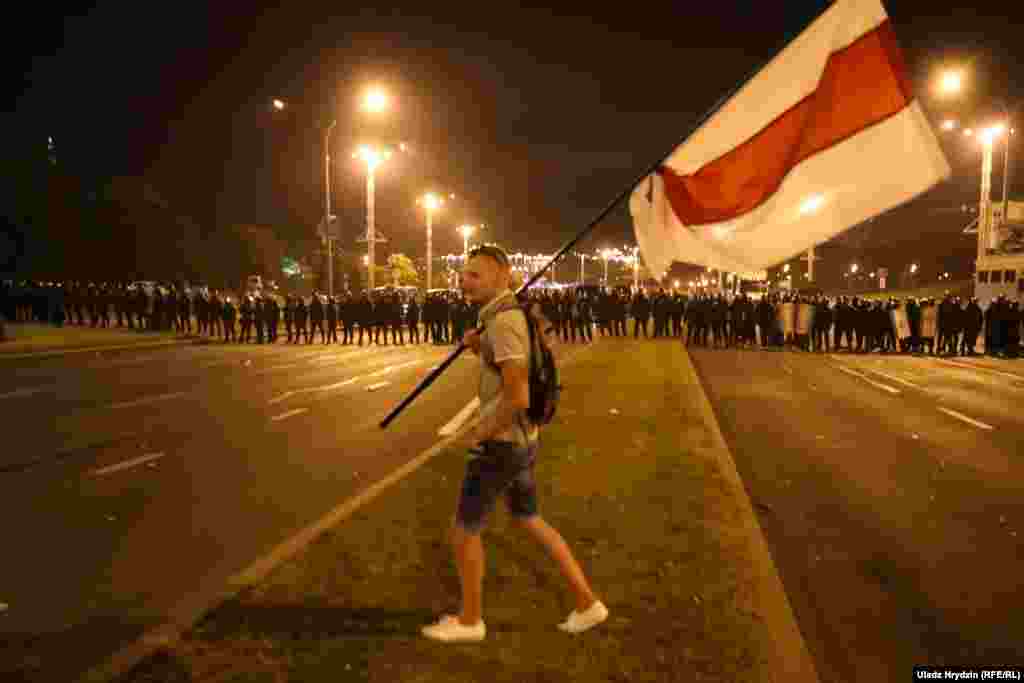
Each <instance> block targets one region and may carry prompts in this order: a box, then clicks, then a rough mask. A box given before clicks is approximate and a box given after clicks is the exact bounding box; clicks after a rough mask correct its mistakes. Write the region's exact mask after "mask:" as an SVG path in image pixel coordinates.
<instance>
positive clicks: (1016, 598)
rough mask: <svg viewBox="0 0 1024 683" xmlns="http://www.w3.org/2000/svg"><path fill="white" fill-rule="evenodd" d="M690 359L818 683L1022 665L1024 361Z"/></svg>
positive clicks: (744, 355)
mask: <svg viewBox="0 0 1024 683" xmlns="http://www.w3.org/2000/svg"><path fill="white" fill-rule="evenodd" d="M692 353H693V357H694V361H695V365H696V366H697V369H698V372H699V373H700V375H701V379H702V381H703V383H704V385H705V387H706V388H707V389H708V391H709V397H710V398H711V401H712V405H713V406H714V408H715V412H716V414H717V416H718V418H719V421H720V423H721V426H722V431H723V434H724V436H725V438H726V440H727V442H728V443H729V446H730V448H731V449H732V452H733V456H734V458H735V460H736V464H737V468H738V470H739V472H740V474H741V476H742V478H743V480H744V483H745V485H746V486H747V489H748V492H749V493H750V496H751V499H752V501H753V502H754V503H755V508H756V509H757V511H758V515H759V521H760V523H761V526H762V528H763V529H764V531H765V536H766V539H767V541H768V544H769V547H770V549H771V551H772V555H773V557H774V559H775V562H776V566H777V567H778V569H779V572H780V575H781V578H782V582H783V585H784V586H785V589H786V592H787V594H788V595H789V598H790V601H791V604H792V605H793V609H794V612H795V614H796V616H797V620H798V622H799V625H800V628H801V630H802V632H803V634H804V637H805V639H806V641H807V644H808V647H809V648H810V651H811V653H812V655H813V656H814V658H815V661H816V664H817V669H818V672H819V675H820V677H821V680H822V681H827V682H833V681H834V682H836V683H839V682H841V681H842V682H846V683H848V682H849V681H905V680H909V679H910V677H911V675H912V668H913V666H914V665H920V664H942V665H958V664H959V665H995V664H1002V665H1007V664H1015V665H1018V666H1019V665H1021V664H1024V578H1022V577H1024V572H1022V560H1024V361H999V360H995V359H988V358H978V359H959V358H958V359H936V358H932V357H905V356H880V355H878V354H871V355H857V354H853V355H849V354H845V353H840V354H834V355H823V354H808V353H802V352H772V351H768V352H763V351H739V350H704V349H694V350H693V351H692Z"/></svg>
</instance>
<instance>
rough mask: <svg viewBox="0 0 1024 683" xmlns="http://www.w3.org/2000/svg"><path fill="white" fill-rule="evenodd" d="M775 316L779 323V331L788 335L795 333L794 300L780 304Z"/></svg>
mask: <svg viewBox="0 0 1024 683" xmlns="http://www.w3.org/2000/svg"><path fill="white" fill-rule="evenodd" d="M775 317H776V321H777V322H778V324H779V332H781V333H782V334H783V335H785V336H787V337H788V336H790V335H791V334H793V332H794V331H795V330H796V304H794V303H793V302H792V301H786V302H783V303H781V304H779V308H778V311H777V312H776V314H775Z"/></svg>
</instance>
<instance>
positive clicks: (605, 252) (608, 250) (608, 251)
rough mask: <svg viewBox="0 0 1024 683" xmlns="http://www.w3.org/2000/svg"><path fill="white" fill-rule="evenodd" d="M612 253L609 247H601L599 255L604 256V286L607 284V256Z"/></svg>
mask: <svg viewBox="0 0 1024 683" xmlns="http://www.w3.org/2000/svg"><path fill="white" fill-rule="evenodd" d="M611 255H612V251H611V249H602V250H601V256H602V258H604V286H605V287H607V286H608V257H610V256H611Z"/></svg>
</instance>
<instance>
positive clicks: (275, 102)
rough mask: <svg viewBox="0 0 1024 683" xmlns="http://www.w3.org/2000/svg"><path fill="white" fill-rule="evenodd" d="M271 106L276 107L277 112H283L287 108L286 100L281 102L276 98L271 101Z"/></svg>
mask: <svg viewBox="0 0 1024 683" xmlns="http://www.w3.org/2000/svg"><path fill="white" fill-rule="evenodd" d="M271 104H272V105H274V109H276V110H277V111H281V110H283V109H284V108H285V106H286V105H285V102H284V100H279V99H277V98H276V97H275V98H274V99H273V100H272V101H271Z"/></svg>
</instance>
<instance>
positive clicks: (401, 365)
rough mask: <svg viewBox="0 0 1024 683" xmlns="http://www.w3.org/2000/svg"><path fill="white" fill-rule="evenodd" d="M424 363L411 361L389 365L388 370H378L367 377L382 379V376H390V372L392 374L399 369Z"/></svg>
mask: <svg viewBox="0 0 1024 683" xmlns="http://www.w3.org/2000/svg"><path fill="white" fill-rule="evenodd" d="M422 362H423V361H421V360H411V361H409V362H407V363H399V364H398V365H389V366H387V367H386V368H384V369H383V370H378V371H377V372H374V373H371V374H369V375H367V377H380V376H381V375H386V374H388V373H389V372H391V371H393V370H397V369H398V368H407V367H409V366H410V365H419V364H420V363H422Z"/></svg>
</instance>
